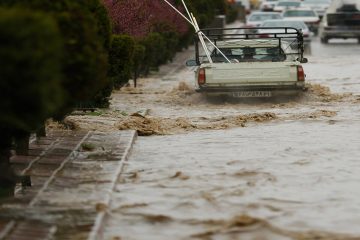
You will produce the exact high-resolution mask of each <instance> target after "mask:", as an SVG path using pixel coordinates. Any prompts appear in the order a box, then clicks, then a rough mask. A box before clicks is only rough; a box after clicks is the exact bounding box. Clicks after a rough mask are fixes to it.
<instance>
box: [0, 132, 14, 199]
mask: <svg viewBox="0 0 360 240" xmlns="http://www.w3.org/2000/svg"><path fill="white" fill-rule="evenodd" d="M0 132H1V136H0V198H2V197H10V196H13V195H14V190H15V184H16V175H15V173H14V171H13V169H12V168H11V166H10V156H11V140H12V137H11V134H10V133H8V132H7V131H6V130H5V131H3V129H0Z"/></svg>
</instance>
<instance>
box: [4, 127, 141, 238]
mask: <svg viewBox="0 0 360 240" xmlns="http://www.w3.org/2000/svg"><path fill="white" fill-rule="evenodd" d="M135 138H136V132H135V131H132V130H131V131H116V132H111V133H102V132H73V131H58V132H52V133H51V134H50V135H49V136H48V137H46V138H43V139H41V140H40V141H34V142H32V143H31V145H30V150H29V155H28V156H14V157H13V158H12V159H11V162H12V164H13V165H14V168H15V169H16V171H18V172H20V173H23V174H27V175H30V176H31V181H32V186H31V187H28V188H26V189H22V188H21V186H18V187H17V188H16V191H15V196H14V198H11V199H7V200H6V201H3V202H1V203H0V239H6V240H9V239H16V240H18V239H20V240H22V239H24V240H25V239H31V240H36V239H39V240H40V239H86V238H88V235H89V234H90V232H92V233H93V234H96V232H97V231H99V230H100V227H101V225H102V216H103V215H104V212H105V211H106V206H107V205H108V204H109V203H110V199H111V194H112V192H113V189H114V186H115V182H116V181H117V179H118V177H119V175H120V173H121V171H122V169H123V165H124V163H125V162H126V160H127V157H128V155H129V153H130V150H131V148H132V145H133V143H134V140H135ZM95 222H96V224H95Z"/></svg>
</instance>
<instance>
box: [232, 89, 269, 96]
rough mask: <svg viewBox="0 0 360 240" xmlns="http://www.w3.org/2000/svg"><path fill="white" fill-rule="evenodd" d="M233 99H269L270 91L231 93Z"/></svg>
mask: <svg viewBox="0 0 360 240" xmlns="http://www.w3.org/2000/svg"><path fill="white" fill-rule="evenodd" d="M232 96H233V97H236V98H247V97H271V92H270V91H243V92H233V93H232Z"/></svg>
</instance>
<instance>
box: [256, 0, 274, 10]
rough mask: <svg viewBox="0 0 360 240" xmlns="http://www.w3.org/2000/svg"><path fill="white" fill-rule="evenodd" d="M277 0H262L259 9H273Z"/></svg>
mask: <svg viewBox="0 0 360 240" xmlns="http://www.w3.org/2000/svg"><path fill="white" fill-rule="evenodd" d="M277 2H278V0H264V1H262V3H261V4H260V10H261V11H264V12H269V11H273V10H274V7H275V5H276V3H277Z"/></svg>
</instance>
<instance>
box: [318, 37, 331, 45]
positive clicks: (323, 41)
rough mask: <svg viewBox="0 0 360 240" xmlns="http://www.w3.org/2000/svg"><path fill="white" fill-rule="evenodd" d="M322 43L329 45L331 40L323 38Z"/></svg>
mask: <svg viewBox="0 0 360 240" xmlns="http://www.w3.org/2000/svg"><path fill="white" fill-rule="evenodd" d="M320 41H321V43H324V44H327V43H329V38H327V37H322V38H320Z"/></svg>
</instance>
